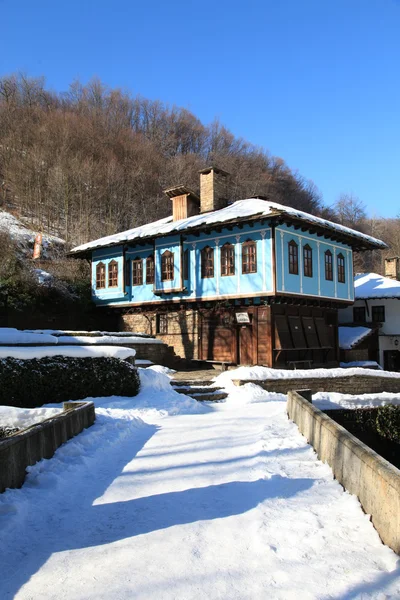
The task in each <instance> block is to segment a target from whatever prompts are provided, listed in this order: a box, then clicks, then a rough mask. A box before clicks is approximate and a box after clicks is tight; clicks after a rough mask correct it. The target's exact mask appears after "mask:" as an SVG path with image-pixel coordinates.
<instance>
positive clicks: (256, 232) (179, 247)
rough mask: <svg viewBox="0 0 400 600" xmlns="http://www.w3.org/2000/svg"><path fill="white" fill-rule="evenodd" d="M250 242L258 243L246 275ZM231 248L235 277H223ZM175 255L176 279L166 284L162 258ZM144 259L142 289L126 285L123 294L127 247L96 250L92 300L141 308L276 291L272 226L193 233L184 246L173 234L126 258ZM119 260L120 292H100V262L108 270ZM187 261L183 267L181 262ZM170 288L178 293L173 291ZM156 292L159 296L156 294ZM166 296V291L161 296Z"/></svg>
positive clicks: (138, 248) (128, 253)
mask: <svg viewBox="0 0 400 600" xmlns="http://www.w3.org/2000/svg"><path fill="white" fill-rule="evenodd" d="M248 240H251V241H254V242H255V243H256V261H257V262H256V264H257V271H256V272H255V273H249V274H243V273H242V243H243V242H246V241H248ZM226 243H229V244H232V245H233V246H234V249H235V273H234V275H229V276H222V275H221V247H222V246H223V245H224V244H226ZM205 246H210V247H211V248H212V249H213V251H214V277H210V278H206V279H203V278H202V276H201V251H202V249H203V248H204V247H205ZM166 250H167V251H169V252H171V253H172V255H173V257H174V278H173V280H172V281H162V280H161V260H162V254H163V253H164V252H165V251H166ZM185 251H187V256H188V279H186V280H185V281H184V282H183V285H184V289H183V291H177V290H179V289H180V288H181V273H180V268H181V264H182V263H183V256H182V258H181V253H184V252H185ZM150 255H154V259H155V284H154V285H153V284H146V258H147V257H148V256H150ZM137 258H141V259H142V260H143V284H142V285H139V286H133V285H130V286H126V288H125V290H122V262H123V249H122V247H121V246H120V247H118V248H113V249H101V250H97V251H94V252H93V262H92V264H93V267H92V291H93V299H94V301H95V302H96V303H98V304H118V303H124V304H125V303H129V304H132V305H137V304H138V305H139V304H143V303H146V302H165V301H169V300H179V299H191V300H195V299H199V300H201V299H218V298H236V297H244V296H249V297H256V296H257V295H259V294H263V293H272V291H273V274H272V242H271V230H270V228H268V227H265V226H263V227H261V226H257V225H254V227H250V226H244V227H243V228H242V229H239V228H233V229H232V231H229V230H228V229H223V230H222V231H221V232H220V233H218V234H217V233H216V234H215V235H214V234H212V235H207V236H206V235H202V234H200V236H198V237H197V236H195V235H188V236H186V237H185V239H184V241H183V242H181V239H180V237H179V236H168V237H165V238H161V239H156V240H155V245H153V244H149V245H148V246H144V247H137V248H129V247H128V249H127V250H126V251H125V259H126V260H127V261H128V260H134V259H137ZM112 259H115V260H118V261H119V265H120V273H119V275H120V277H119V287H118V289H116V288H112V290H110V289H108V287H106V288H105V289H100V290H96V285H95V284H96V266H97V264H98V263H99V262H100V260H101V261H102V262H104V263H105V265H106V269H108V263H109V262H110V260H112ZM181 261H182V263H181ZM169 290H174V292H173V293H169ZM154 291H157V294H155V293H154ZM160 292H164V293H160Z"/></svg>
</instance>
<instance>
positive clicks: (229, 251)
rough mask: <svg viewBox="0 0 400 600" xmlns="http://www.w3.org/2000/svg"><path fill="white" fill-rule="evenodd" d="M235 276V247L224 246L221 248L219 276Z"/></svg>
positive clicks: (230, 245)
mask: <svg viewBox="0 0 400 600" xmlns="http://www.w3.org/2000/svg"><path fill="white" fill-rule="evenodd" d="M234 274H235V247H234V246H233V245H232V244H224V245H223V246H222V248H221V275H222V276H223V277H225V276H227V275H234Z"/></svg>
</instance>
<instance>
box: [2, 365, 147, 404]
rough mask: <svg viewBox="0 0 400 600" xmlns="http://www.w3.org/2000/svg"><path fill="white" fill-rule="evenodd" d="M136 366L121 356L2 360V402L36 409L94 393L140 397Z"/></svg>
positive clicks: (79, 398)
mask: <svg viewBox="0 0 400 600" xmlns="http://www.w3.org/2000/svg"><path fill="white" fill-rule="evenodd" d="M139 387H140V380H139V376H138V372H137V369H136V367H135V366H134V365H132V364H130V363H128V362H126V361H123V360H120V359H118V358H70V357H64V356H54V357H45V358H38V359H37V358H34V359H30V360H19V359H15V358H3V359H1V360H0V405H8V406H20V407H25V408H34V407H36V406H42V405H43V404H46V403H49V402H64V401H67V400H81V399H83V398H87V397H93V396H113V395H115V396H136V394H137V393H138V392H139Z"/></svg>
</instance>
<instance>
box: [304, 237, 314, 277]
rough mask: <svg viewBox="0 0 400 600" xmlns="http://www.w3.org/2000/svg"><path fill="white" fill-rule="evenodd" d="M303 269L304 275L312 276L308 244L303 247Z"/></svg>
mask: <svg viewBox="0 0 400 600" xmlns="http://www.w3.org/2000/svg"><path fill="white" fill-rule="evenodd" d="M303 269H304V277H312V250H311V247H310V246H309V245H308V244H306V245H305V246H304V248H303Z"/></svg>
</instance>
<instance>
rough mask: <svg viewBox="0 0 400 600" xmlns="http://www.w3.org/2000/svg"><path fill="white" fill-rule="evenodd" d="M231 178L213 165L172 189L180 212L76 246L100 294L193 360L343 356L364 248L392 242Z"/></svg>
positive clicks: (285, 361)
mask: <svg viewBox="0 0 400 600" xmlns="http://www.w3.org/2000/svg"><path fill="white" fill-rule="evenodd" d="M228 181H229V176H228V174H227V173H226V172H225V171H222V170H221V169H217V168H215V167H211V168H208V169H205V170H203V171H201V173H200V196H198V195H197V194H195V193H194V192H193V191H191V190H190V189H188V188H187V187H186V186H182V185H180V186H176V187H174V188H170V189H168V190H166V194H167V196H168V197H169V198H170V199H171V201H172V215H171V216H170V217H167V218H165V219H161V220H159V221H156V222H154V223H149V224H147V225H143V226H141V227H136V228H134V229H130V230H128V231H124V232H122V233H119V234H116V235H111V236H108V237H104V238H101V239H99V240H95V241H93V242H89V243H87V244H84V245H82V246H79V247H77V248H74V249H73V250H72V252H71V254H72V255H74V256H77V257H86V258H90V259H91V261H92V297H93V300H94V302H95V303H96V304H97V305H98V306H99V307H102V306H107V307H113V308H115V310H118V311H119V314H120V318H121V328H125V329H130V330H134V331H138V332H139V331H141V332H147V333H150V334H153V335H157V336H158V337H161V338H162V339H164V340H165V341H166V342H167V343H168V344H170V345H172V346H173V347H174V348H175V351H176V352H177V354H179V355H181V356H183V357H185V358H189V359H198V360H209V361H215V362H225V363H233V364H260V365H267V366H292V365H296V363H302V362H303V361H304V362H306V363H307V364H310V365H311V364H312V365H314V366H315V365H323V364H335V363H337V361H338V356H339V354H338V352H339V349H338V325H337V311H338V308H342V307H345V306H347V305H350V304H352V303H353V301H354V287H353V251H362V250H368V249H374V248H384V247H385V244H384V243H383V242H381V241H379V240H376V239H374V238H371V237H369V236H367V235H364V234H362V233H360V232H358V231H354V230H352V229H349V228H346V227H343V226H340V225H337V224H335V223H333V222H331V221H327V220H324V219H321V218H318V217H315V216H313V215H310V214H307V213H304V212H302V211H299V210H295V209H292V208H290V207H287V206H284V205H280V204H277V203H274V202H270V201H269V200H268V199H265V198H261V197H257V198H250V199H246V200H239V201H237V202H234V203H229V200H228V197H229V193H228V189H229V185H228Z"/></svg>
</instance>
